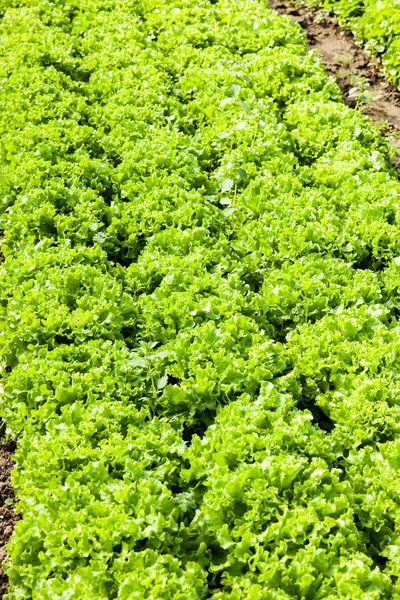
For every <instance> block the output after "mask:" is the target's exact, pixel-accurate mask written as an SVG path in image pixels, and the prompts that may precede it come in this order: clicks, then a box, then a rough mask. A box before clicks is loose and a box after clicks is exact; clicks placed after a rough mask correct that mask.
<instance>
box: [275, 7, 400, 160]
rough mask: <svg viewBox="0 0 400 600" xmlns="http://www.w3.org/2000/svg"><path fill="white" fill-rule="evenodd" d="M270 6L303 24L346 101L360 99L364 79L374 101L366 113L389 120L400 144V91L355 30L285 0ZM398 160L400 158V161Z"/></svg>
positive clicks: (393, 136) (351, 103)
mask: <svg viewBox="0 0 400 600" xmlns="http://www.w3.org/2000/svg"><path fill="white" fill-rule="evenodd" d="M269 6H270V7H271V8H274V9H275V10H276V11H277V12H278V13H279V14H286V15H289V16H290V17H291V18H292V19H293V20H294V21H297V22H298V23H300V25H301V26H302V27H303V29H304V31H305V33H306V35H307V39H308V44H309V46H310V47H311V48H316V49H318V50H319V51H320V52H321V55H322V63H323V64H324V66H325V68H326V70H327V72H328V73H329V74H331V75H334V76H335V77H336V79H337V82H338V84H339V86H340V88H341V90H342V92H343V97H344V101H345V102H346V104H347V105H348V106H351V107H352V108H355V107H356V105H357V98H356V97H354V96H353V95H352V94H351V89H352V88H354V87H355V85H357V84H355V82H354V79H355V78H356V79H357V78H363V80H364V81H365V82H366V84H367V86H368V87H367V88H366V89H367V90H368V91H370V92H371V93H372V100H371V102H370V103H369V104H367V105H366V106H365V107H364V109H363V112H364V113H365V114H367V115H369V116H370V117H371V119H372V120H373V121H374V122H375V123H377V124H378V125H380V124H381V123H382V121H385V122H387V123H388V127H387V128H386V130H385V133H386V134H389V138H391V142H392V143H393V144H394V145H397V146H399V145H400V138H399V139H397V137H398V136H400V92H399V90H397V89H396V88H395V87H394V86H392V85H391V84H390V83H389V82H388V81H387V80H386V79H385V77H384V75H383V74H382V73H381V72H380V70H379V65H378V64H377V63H376V62H374V60H373V59H372V58H371V57H370V56H368V54H367V53H366V52H365V51H364V50H363V49H362V48H360V46H358V45H357V44H356V42H355V40H354V37H353V35H352V34H351V33H349V32H346V31H343V30H342V29H341V28H340V27H339V25H338V24H337V23H336V22H335V21H334V20H333V18H331V17H330V16H329V15H327V14H322V13H318V14H317V13H316V12H315V11H312V10H311V9H309V8H299V7H297V8H294V7H293V6H290V5H289V3H288V2H286V1H282V0H269ZM396 162H398V161H396Z"/></svg>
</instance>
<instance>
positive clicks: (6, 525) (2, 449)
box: [0, 425, 18, 598]
mask: <svg viewBox="0 0 400 600" xmlns="http://www.w3.org/2000/svg"><path fill="white" fill-rule="evenodd" d="M14 451H15V444H14V442H11V441H6V440H5V439H4V426H2V425H0V598H3V596H4V595H5V593H6V592H7V585H8V582H7V576H6V575H5V573H4V572H3V569H2V565H3V562H4V559H5V558H6V556H7V544H8V540H9V539H10V536H11V534H12V532H13V529H14V525H15V523H16V522H17V521H18V515H17V514H16V512H15V509H14V504H5V501H6V500H14V491H13V488H12V486H11V482H10V473H11V471H12V469H13V468H14V463H13V460H12V455H13V453H14Z"/></svg>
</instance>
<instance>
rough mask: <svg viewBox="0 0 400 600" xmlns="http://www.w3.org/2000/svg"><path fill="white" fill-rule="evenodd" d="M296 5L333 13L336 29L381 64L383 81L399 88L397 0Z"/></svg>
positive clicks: (322, 0)
mask: <svg viewBox="0 0 400 600" xmlns="http://www.w3.org/2000/svg"><path fill="white" fill-rule="evenodd" d="M291 1H294V2H296V1H297V0H291ZM300 3H302V4H307V5H310V6H312V7H314V8H322V9H324V10H328V11H329V12H332V13H334V14H335V15H336V17H337V19H338V22H339V23H340V25H342V26H343V27H345V28H346V29H348V30H350V31H352V32H353V33H354V35H355V37H356V39H357V40H359V41H360V42H361V43H363V44H364V45H365V46H366V48H367V49H368V50H369V52H370V53H371V54H372V55H373V56H375V57H378V58H379V60H381V61H382V66H383V69H384V71H385V73H386V75H387V77H388V78H389V80H390V81H391V82H392V83H393V84H394V85H395V86H396V87H398V88H400V2H399V1H398V0H300Z"/></svg>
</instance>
